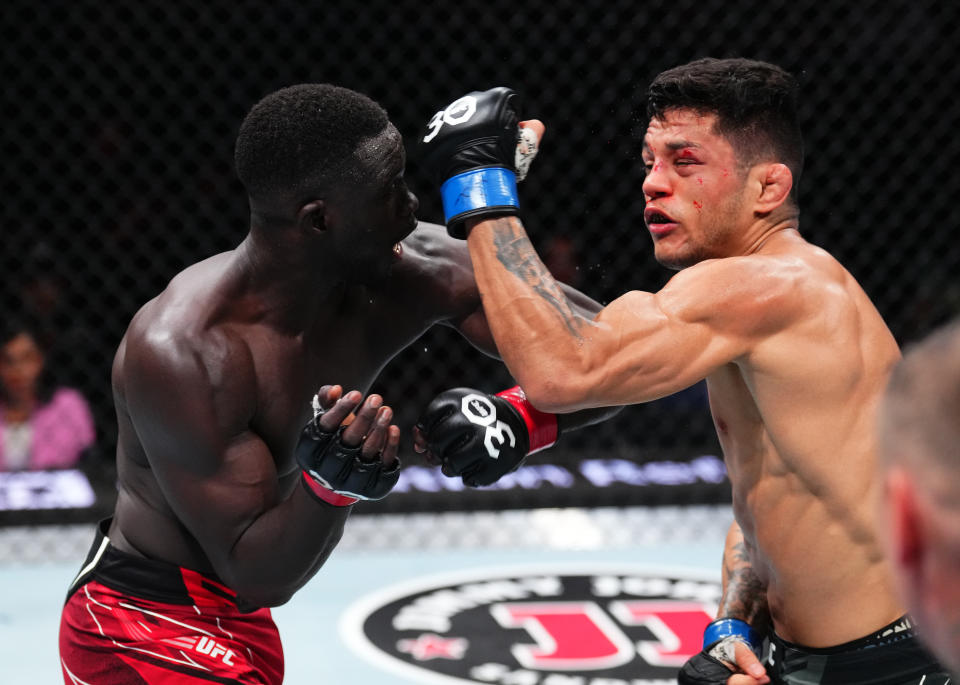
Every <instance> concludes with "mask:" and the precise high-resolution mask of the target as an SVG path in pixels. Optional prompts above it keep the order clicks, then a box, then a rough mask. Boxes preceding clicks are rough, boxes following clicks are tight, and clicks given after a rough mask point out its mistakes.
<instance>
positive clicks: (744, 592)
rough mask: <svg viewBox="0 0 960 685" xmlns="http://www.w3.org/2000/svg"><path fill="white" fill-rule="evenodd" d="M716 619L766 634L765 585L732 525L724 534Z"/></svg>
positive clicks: (737, 528)
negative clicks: (719, 595) (728, 619)
mask: <svg viewBox="0 0 960 685" xmlns="http://www.w3.org/2000/svg"><path fill="white" fill-rule="evenodd" d="M717 618H736V619H739V620H741V621H744V622H746V623H749V624H750V626H752V627H753V628H754V630H756V631H758V632H759V633H761V634H766V633H767V632H769V630H770V611H769V608H768V605H767V589H766V585H765V584H764V583H763V582H762V581H761V580H760V578H759V577H758V576H757V573H756V572H755V571H754V568H753V563H752V561H751V559H750V555H749V551H748V550H747V546H746V543H745V542H744V539H743V532H742V531H741V530H740V526H738V525H737V523H736V522H734V523H733V524H732V525H731V526H730V530H729V532H728V533H727V540H726V544H725V547H724V552H723V594H722V596H721V598H720V605H719V607H718V608H717Z"/></svg>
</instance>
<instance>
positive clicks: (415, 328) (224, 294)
mask: <svg viewBox="0 0 960 685" xmlns="http://www.w3.org/2000/svg"><path fill="white" fill-rule="evenodd" d="M441 231H442V229H440V228H439V227H430V228H421V230H419V231H418V232H416V233H415V234H414V235H412V236H411V237H410V238H409V239H408V240H407V241H405V243H404V245H405V250H404V254H403V257H402V260H401V263H400V264H398V265H396V266H395V267H394V270H393V272H392V273H391V275H390V276H389V277H388V280H387V281H386V282H385V283H383V284H381V285H380V286H378V287H364V286H356V285H353V286H350V287H349V288H344V289H343V291H342V292H340V293H338V294H336V296H335V297H333V298H331V303H330V307H329V308H328V309H327V310H325V311H321V312H319V313H318V315H317V316H316V323H315V325H313V326H312V327H311V328H309V329H308V330H306V331H302V332H296V331H294V332H287V331H284V330H281V329H279V328H278V327H277V326H275V325H270V324H267V323H265V318H266V317H264V316H263V304H264V303H262V302H257V301H256V300H257V298H256V296H255V295H253V296H252V295H251V293H249V292H247V290H246V286H245V284H244V282H243V279H242V278H238V276H237V269H236V261H237V257H236V252H235V251H234V252H227V253H224V254H220V255H217V256H214V257H212V258H210V259H207V260H205V261H203V262H200V263H198V264H196V265H194V266H192V267H189V268H188V269H186V270H185V271H184V272H182V273H181V274H179V275H178V276H177V277H176V278H175V279H174V280H173V281H172V282H171V283H170V285H169V286H168V287H167V289H166V290H165V291H164V292H163V293H161V294H160V295H159V296H158V297H157V298H155V299H154V300H152V301H151V302H149V303H148V304H147V305H145V306H144V307H143V309H141V311H140V312H139V313H138V314H137V316H136V317H135V318H134V320H133V322H132V323H131V325H130V327H129V329H128V331H127V334H126V336H125V337H124V339H123V341H122V343H121V345H120V347H119V349H118V352H117V355H116V357H115V360H114V366H113V388H114V399H115V403H116V411H117V419H118V448H117V465H118V476H119V497H118V501H117V505H116V511H115V517H114V522H113V525H112V528H111V531H110V536H111V540H112V541H113V543H114V544H115V545H116V546H117V547H119V548H120V549H123V550H125V551H127V552H130V553H133V554H138V555H142V556H145V557H148V558H154V559H162V560H165V561H170V562H173V563H176V564H178V565H181V566H184V567H188V568H192V569H196V570H200V571H208V572H213V565H212V564H211V562H210V560H209V559H208V558H207V555H206V554H205V553H204V551H203V549H202V547H201V545H200V544H199V542H198V541H197V540H196V538H195V537H194V536H193V535H191V534H190V532H188V530H187V528H186V527H185V526H184V525H183V524H182V523H181V521H180V520H179V518H178V516H177V514H176V512H175V511H174V508H173V506H171V504H170V502H169V501H168V496H167V495H166V494H165V493H164V492H162V491H161V488H160V485H159V483H158V480H157V478H156V476H155V474H154V469H153V467H152V466H151V462H154V463H156V460H158V459H160V460H163V459H170V458H171V457H172V456H173V455H165V454H156V453H155V454H151V455H149V457H148V455H147V454H146V452H145V449H144V447H143V444H142V442H141V439H140V437H138V429H137V425H138V423H139V422H141V421H142V418H143V417H141V416H138V415H137V413H136V411H135V410H133V409H132V408H131V407H130V406H128V402H127V395H128V390H129V389H130V388H131V384H136V383H140V382H142V381H140V380H139V379H138V378H137V377H136V374H134V373H132V372H130V371H129V370H128V366H129V364H128V351H129V350H130V349H133V348H134V347H135V346H140V347H142V346H144V345H145V344H147V343H146V341H147V340H148V339H151V338H152V339H154V340H155V339H157V338H158V337H160V338H162V337H164V336H169V337H170V338H171V339H173V340H182V339H183V338H184V337H192V338H194V339H195V340H196V341H197V345H199V346H200V347H202V348H203V349H205V350H210V351H211V354H214V355H216V354H217V353H218V351H219V350H221V349H222V350H228V349H230V350H236V349H237V348H240V349H241V350H243V353H242V354H240V355H237V354H235V352H230V353H229V354H231V355H232V357H240V359H239V360H237V359H231V361H229V363H227V364H226V366H225V371H224V373H225V374H229V375H232V376H234V378H225V379H210V380H211V381H212V384H213V385H214V386H220V385H223V386H224V387H229V386H230V384H231V383H233V382H236V383H239V384H240V385H243V387H245V388H247V390H248V391H249V392H247V393H246V394H248V395H249V397H246V398H243V399H241V400H238V401H242V402H244V403H246V405H247V406H249V430H250V431H251V432H252V433H254V434H256V435H257V436H258V437H259V438H260V439H262V440H263V442H264V443H265V444H266V446H267V447H268V448H269V451H270V453H271V454H272V455H273V456H274V465H273V466H274V468H275V471H276V478H277V480H278V481H279V493H278V494H279V498H280V499H283V498H285V497H286V496H287V495H288V494H289V493H290V491H291V489H292V488H293V487H294V485H295V483H296V482H297V479H298V476H299V469H298V468H297V467H296V464H295V461H294V458H293V451H294V447H295V445H296V442H297V440H298V438H299V435H300V431H301V429H302V427H303V425H304V424H305V423H306V422H307V420H308V419H309V417H310V415H311V414H310V401H311V398H312V397H313V395H314V394H315V393H316V392H317V390H318V388H319V387H320V386H321V385H323V384H340V385H342V386H343V387H344V389H345V390H347V389H358V390H361V391H362V392H366V391H367V389H368V388H369V387H370V385H371V384H372V383H373V381H374V379H375V378H376V376H377V374H378V373H379V372H380V371H381V369H382V368H383V367H384V366H385V365H386V363H387V362H388V361H389V360H390V359H391V358H392V357H393V356H394V355H395V354H396V353H397V352H399V351H400V350H401V349H403V348H404V347H405V346H406V345H407V344H409V343H410V342H411V341H413V340H414V339H415V338H416V337H417V336H419V335H420V334H421V333H422V332H423V331H424V330H425V329H426V328H428V327H429V326H430V325H432V324H433V323H435V322H436V321H437V320H438V319H441V318H449V319H455V318H457V317H458V316H459V317H463V316H469V315H470V312H469V307H477V308H478V307H479V300H478V299H477V297H476V294H475V290H474V293H473V294H472V295H471V294H470V292H469V290H470V289H469V288H467V287H465V288H463V289H462V290H463V293H462V295H463V296H462V297H460V298H459V300H460V301H458V298H457V297H448V298H446V301H444V302H442V304H437V302H431V303H428V304H426V305H424V301H425V298H426V297H427V296H426V294H425V293H423V292H418V288H423V287H430V286H431V285H432V283H431V278H436V275H435V274H436V273H443V278H444V279H445V281H446V282H447V283H451V284H452V283H455V282H457V281H458V279H460V278H461V276H458V274H465V275H467V276H469V278H468V280H467V281H466V282H467V283H468V284H470V285H472V276H470V274H469V262H468V260H467V258H466V251H465V249H463V246H462V244H461V245H460V246H459V253H460V254H461V256H462V259H460V260H459V261H461V262H462V263H460V264H457V263H456V262H458V259H457V258H450V255H443V256H441V257H439V258H438V257H437V255H436V254H431V250H434V249H436V248H437V236H439V235H440V232H441ZM444 238H445V235H444V236H443V237H441V238H440V240H441V241H443V240H444ZM440 249H443V248H442V247H441V248H440ZM427 259H430V260H431V262H430V265H429V266H427V265H426V262H425V260H427ZM444 270H446V271H444ZM431 271H432V272H434V275H433V276H430V277H428V276H426V274H427V273H430V272H431ZM451 290H453V289H451ZM250 301H253V302H252V303H251V304H250V305H249V306H248V302H250ZM460 305H464V306H466V307H467V309H466V310H465V311H459V312H458V311H456V307H457V306H460ZM224 354H225V355H226V354H228V353H227V352H224ZM244 376H247V377H249V382H247V383H244V381H243V378H242V377H244ZM225 380H226V381H229V382H227V383H224V381H225ZM151 391H155V392H157V393H163V392H165V389H164V388H162V387H159V388H156V389H155V390H154V389H151ZM240 413H242V411H241V412H240Z"/></svg>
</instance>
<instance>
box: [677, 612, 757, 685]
mask: <svg viewBox="0 0 960 685" xmlns="http://www.w3.org/2000/svg"><path fill="white" fill-rule="evenodd" d="M737 642H743V643H744V644H746V645H747V646H748V647H750V649H751V650H753V653H754V654H756V655H757V657H758V658H759V656H760V650H761V648H762V647H763V637H762V636H761V635H760V633H759V632H757V631H756V630H754V629H753V628H752V627H751V626H750V624H749V623H746V622H744V621H741V620H739V619H736V618H718V619H717V620H716V621H713V622H711V623H710V624H709V625H708V626H707V627H706V629H705V630H704V631H703V651H702V652H700V653H699V654H697V655H695V656H693V657H691V658H690V659H689V660H688V661H687V663H685V664H684V665H683V668H681V669H680V673H679V674H678V675H677V683H678V684H679V685H726V682H727V679H728V678H730V676H732V675H733V674H734V673H736V672H737V671H734V670H732V669H731V668H730V666H727V664H728V663H729V664H736V663H737V659H736V656H735V655H734V647H735V645H736V643H737Z"/></svg>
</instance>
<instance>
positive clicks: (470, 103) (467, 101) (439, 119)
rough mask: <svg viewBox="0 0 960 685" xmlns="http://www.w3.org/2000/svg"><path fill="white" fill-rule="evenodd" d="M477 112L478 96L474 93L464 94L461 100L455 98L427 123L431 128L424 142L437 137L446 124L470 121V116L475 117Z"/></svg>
mask: <svg viewBox="0 0 960 685" xmlns="http://www.w3.org/2000/svg"><path fill="white" fill-rule="evenodd" d="M476 112H477V98H475V97H473V96H472V95H464V96H463V97H462V98H460V99H459V100H454V101H453V102H451V103H450V104H449V105H447V108H446V109H442V110H440V111H439V112H437V113H436V114H434V115H433V117H432V118H431V119H430V121H429V122H428V123H427V128H428V129H430V132H429V133H428V134H427V135H425V136H424V137H423V142H425V143H429V142H430V141H431V140H433V139H434V138H436V137H437V134H438V133H440V129H441V128H443V125H444V124H449V125H450V126H456V125H457V124H462V123H464V122H466V121H470V118H471V117H473V115H474V114H476Z"/></svg>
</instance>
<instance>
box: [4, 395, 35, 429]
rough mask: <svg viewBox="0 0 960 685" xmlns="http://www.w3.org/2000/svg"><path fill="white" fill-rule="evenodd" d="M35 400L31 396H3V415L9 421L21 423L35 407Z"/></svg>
mask: <svg viewBox="0 0 960 685" xmlns="http://www.w3.org/2000/svg"><path fill="white" fill-rule="evenodd" d="M36 405H37V403H36V400H34V399H33V398H32V397H6V398H4V407H3V416H4V419H5V420H6V421H7V422H9V423H23V422H24V421H26V420H27V419H28V418H30V415H31V414H32V413H33V410H34V409H35V408H36Z"/></svg>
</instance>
